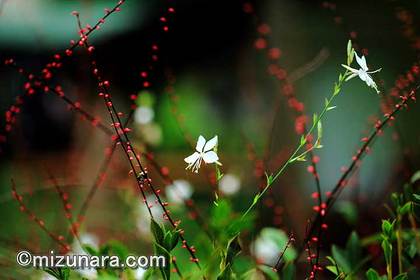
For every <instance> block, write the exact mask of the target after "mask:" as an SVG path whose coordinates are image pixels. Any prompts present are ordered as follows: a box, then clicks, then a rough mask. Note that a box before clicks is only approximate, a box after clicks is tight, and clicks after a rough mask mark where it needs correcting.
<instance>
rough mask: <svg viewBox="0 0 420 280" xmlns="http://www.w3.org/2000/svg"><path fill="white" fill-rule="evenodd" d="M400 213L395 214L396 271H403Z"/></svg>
mask: <svg viewBox="0 0 420 280" xmlns="http://www.w3.org/2000/svg"><path fill="white" fill-rule="evenodd" d="M401 230H402V227H401V215H400V214H398V215H397V231H396V237H397V258H398V273H399V274H401V273H403V264H402V245H403V244H402V237H401Z"/></svg>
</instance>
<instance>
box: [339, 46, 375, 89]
mask: <svg viewBox="0 0 420 280" xmlns="http://www.w3.org/2000/svg"><path fill="white" fill-rule="evenodd" d="M354 54H355V55H356V61H357V64H359V66H360V69H359V70H357V69H354V68H351V67H350V66H348V65H345V64H341V65H342V66H343V67H344V68H346V69H347V70H349V71H350V72H351V74H350V75H349V76H348V77H347V78H346V81H348V80H350V79H353V78H354V77H356V76H359V78H360V79H361V80H362V81H364V82H365V83H366V84H367V85H368V86H369V87H371V88H374V89H375V90H376V93H379V90H378V87H377V85H376V83H375V82H374V81H373V79H372V77H371V76H370V74H373V73H376V72H379V71H381V70H382V68H379V69H378V70H375V71H368V70H369V69H368V67H367V63H366V58H365V56H364V55H363V56H362V57H359V56H358V55H357V53H356V52H354Z"/></svg>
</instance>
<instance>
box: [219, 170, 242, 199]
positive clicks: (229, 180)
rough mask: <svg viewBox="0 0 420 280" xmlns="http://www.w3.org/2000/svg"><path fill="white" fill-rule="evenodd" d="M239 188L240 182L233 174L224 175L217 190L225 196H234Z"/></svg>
mask: <svg viewBox="0 0 420 280" xmlns="http://www.w3.org/2000/svg"><path fill="white" fill-rule="evenodd" d="M240 187H241V181H240V180H239V178H238V177H237V176H236V175H233V174H225V175H223V177H222V179H220V181H219V190H220V191H221V192H222V193H224V194H225V195H232V194H235V193H236V192H237V191H238V190H239V189H240Z"/></svg>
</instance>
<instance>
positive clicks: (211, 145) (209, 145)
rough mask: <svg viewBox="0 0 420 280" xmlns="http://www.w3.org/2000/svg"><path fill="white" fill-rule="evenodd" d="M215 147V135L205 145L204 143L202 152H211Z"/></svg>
mask: <svg viewBox="0 0 420 280" xmlns="http://www.w3.org/2000/svg"><path fill="white" fill-rule="evenodd" d="M216 145H217V135H216V136H214V137H213V138H211V139H210V140H209V141H208V142H207V143H206V145H205V146H204V150H203V152H207V151H210V150H212V149H213V148H214V147H216Z"/></svg>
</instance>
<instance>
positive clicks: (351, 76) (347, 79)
mask: <svg viewBox="0 0 420 280" xmlns="http://www.w3.org/2000/svg"><path fill="white" fill-rule="evenodd" d="M356 76H357V73H352V74H351V75H349V76H348V77H347V78H346V79H345V81H346V82H347V81H349V80H351V79H353V78H354V77H356Z"/></svg>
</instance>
